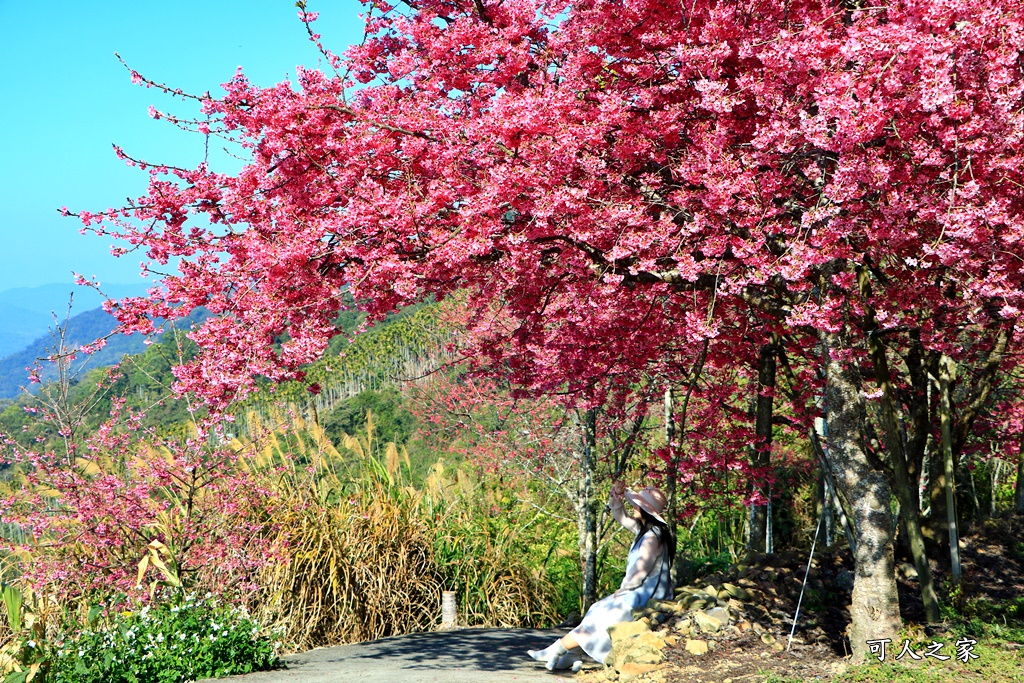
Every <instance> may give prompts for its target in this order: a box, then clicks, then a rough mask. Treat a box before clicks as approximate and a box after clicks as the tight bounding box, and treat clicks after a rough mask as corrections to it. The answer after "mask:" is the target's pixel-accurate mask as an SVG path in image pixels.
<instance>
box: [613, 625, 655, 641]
mask: <svg viewBox="0 0 1024 683" xmlns="http://www.w3.org/2000/svg"><path fill="white" fill-rule="evenodd" d="M650 632H651V627H650V625H649V624H648V623H647V622H646V621H623V622H621V623H618V624H612V625H611V626H609V627H608V635H609V636H610V637H611V639H612V643H614V642H615V641H617V640H625V639H627V638H632V637H633V636H638V635H640V634H641V633H650Z"/></svg>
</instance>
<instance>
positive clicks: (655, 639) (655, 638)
mask: <svg viewBox="0 0 1024 683" xmlns="http://www.w3.org/2000/svg"><path fill="white" fill-rule="evenodd" d="M640 646H644V647H649V648H651V649H652V650H657V651H658V652H661V651H662V650H664V649H665V648H666V647H668V641H667V640H666V635H665V634H664V633H655V632H653V631H652V632H650V633H641V634H640V635H638V636H637V637H636V644H635V645H634V646H633V647H634V648H635V647H640Z"/></svg>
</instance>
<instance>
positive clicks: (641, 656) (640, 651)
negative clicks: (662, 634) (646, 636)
mask: <svg viewBox="0 0 1024 683" xmlns="http://www.w3.org/2000/svg"><path fill="white" fill-rule="evenodd" d="M662 647H664V643H662ZM664 660H665V656H664V655H663V654H661V650H657V649H654V648H652V647H649V646H647V645H644V644H642V643H641V644H638V645H636V646H634V647H631V648H630V649H629V650H627V651H626V652H625V654H623V655H622V658H621V659H619V658H616V661H617V662H619V661H621V662H622V664H621V665H620V666H618V667H616V668H617V669H619V670H620V671H621V670H622V666H625V665H626V664H661V663H662V662H663V661H664Z"/></svg>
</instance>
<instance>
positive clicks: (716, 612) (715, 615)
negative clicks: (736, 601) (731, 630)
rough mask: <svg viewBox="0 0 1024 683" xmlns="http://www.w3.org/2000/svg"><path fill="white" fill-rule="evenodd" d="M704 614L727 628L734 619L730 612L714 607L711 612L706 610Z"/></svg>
mask: <svg viewBox="0 0 1024 683" xmlns="http://www.w3.org/2000/svg"><path fill="white" fill-rule="evenodd" d="M704 614H706V615H708V616H709V617H711V618H712V619H714V620H716V621H717V622H718V623H719V624H721V625H722V626H725V625H726V624H728V623H729V621H730V620H731V619H732V615H731V614H729V610H727V609H725V608H724V607H713V608H711V609H709V610H704Z"/></svg>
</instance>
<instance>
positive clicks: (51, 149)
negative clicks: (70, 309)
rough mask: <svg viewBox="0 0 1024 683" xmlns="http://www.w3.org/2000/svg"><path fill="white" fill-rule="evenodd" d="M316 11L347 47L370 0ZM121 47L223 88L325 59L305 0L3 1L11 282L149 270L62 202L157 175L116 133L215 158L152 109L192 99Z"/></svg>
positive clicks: (203, 86) (3, 272)
mask: <svg viewBox="0 0 1024 683" xmlns="http://www.w3.org/2000/svg"><path fill="white" fill-rule="evenodd" d="M309 9H310V10H311V11H319V12H320V20H319V21H317V22H316V27H317V30H318V31H319V32H320V33H322V34H323V39H324V42H325V43H326V45H327V46H328V47H330V48H331V49H333V50H335V51H336V52H341V51H343V50H344V48H345V47H346V46H347V45H349V44H351V43H353V42H357V41H358V40H360V38H361V37H362V22H361V20H360V19H359V17H358V14H359V12H361V11H362V7H361V5H360V4H359V3H358V2H357V0H310V2H309ZM114 52H118V53H120V54H121V56H122V57H123V58H124V59H125V60H126V61H127V62H128V63H129V64H130V65H131V66H132V67H133V68H134V69H136V70H137V71H139V72H141V73H142V74H143V75H145V76H146V77H148V78H152V79H153V80H156V81H160V82H164V83H167V84H168V85H172V86H174V87H179V88H181V89H183V90H185V91H189V92H197V93H202V92H204V91H206V90H210V91H211V93H214V94H216V93H217V92H219V85H220V84H221V83H223V82H225V81H227V80H228V79H230V78H231V76H232V75H233V74H234V72H235V68H236V67H238V66H242V67H243V68H244V71H245V73H246V75H247V76H248V77H249V79H250V81H252V82H253V83H256V84H259V85H272V84H275V83H279V82H281V81H283V80H286V79H290V78H291V77H292V75H293V74H294V69H295V66H296V65H297V64H304V65H306V66H317V65H318V64H319V63H320V59H321V57H320V55H319V53H318V52H317V51H316V48H315V46H313V45H312V44H311V43H310V42H309V41H308V37H307V35H306V32H305V28H304V27H303V25H302V23H301V22H300V21H299V20H298V18H297V10H296V8H295V5H294V0H245V1H244V2H243V1H240V0H231V1H223V0H206V1H205V2H200V1H198V0H174V1H173V2H154V1H152V0H142V1H140V0H133V1H132V2H126V1H124V0H98V1H97V2H81V1H80V0H78V1H74V2H72V1H56V2H48V3H43V4H40V5H35V4H34V3H25V2H16V0H0V64H2V70H0V79H2V81H0V83H2V90H0V92H2V97H0V131H2V132H0V291H2V290H6V289H10V288H13V287H24V286H29V287H31V286H37V285H42V284H47V283H69V282H71V279H72V276H71V271H73V270H74V271H77V272H81V273H83V274H85V275H87V276H91V275H95V276H97V277H98V278H99V279H100V281H101V282H110V283H127V282H133V281H140V280H139V276H138V271H139V268H138V263H139V261H140V260H141V258H140V257H139V256H136V255H129V256H126V257H124V258H121V259H115V258H114V257H112V256H111V255H110V246H111V243H110V240H109V239H105V238H99V237H96V236H95V235H91V234H90V235H86V236H82V235H80V234H79V233H78V228H79V227H80V225H79V223H78V222H77V221H76V220H75V219H73V218H62V217H60V216H59V215H58V213H57V209H58V208H60V207H61V206H65V205H66V206H68V207H69V208H70V209H72V210H75V209H91V210H99V209H104V208H107V207H111V206H120V205H121V204H123V203H124V200H125V198H126V197H128V196H132V197H134V196H137V195H139V194H140V193H141V192H142V191H143V189H144V187H145V174H144V173H142V172H140V171H137V170H133V169H129V168H127V167H126V166H125V165H124V163H123V162H121V161H119V160H118V159H117V158H116V157H115V156H114V153H113V151H112V149H111V144H112V143H117V144H118V145H120V146H121V147H123V148H124V149H125V151H126V152H128V153H129V154H131V155H132V156H135V157H141V158H145V159H147V160H149V161H154V162H160V163H167V164H174V165H194V164H195V163H197V162H198V161H199V160H201V158H202V154H203V140H202V138H201V137H199V136H197V135H189V134H187V133H183V132H181V131H179V130H178V129H176V128H174V127H173V126H171V125H170V124H167V123H165V122H162V121H154V120H152V119H151V118H150V117H149V116H148V114H147V109H148V108H149V106H150V105H154V106H156V108H157V109H162V110H166V111H170V112H173V111H181V112H187V111H188V110H187V109H184V106H185V105H183V104H182V103H181V102H180V101H179V100H173V99H171V98H168V97H166V96H163V95H161V94H160V93H159V92H157V91H156V90H154V89H147V88H144V87H140V86H136V85H133V84H132V83H131V80H130V78H129V75H128V73H127V71H126V70H125V69H124V67H122V66H121V64H120V63H118V61H117V59H116V58H115V57H114ZM222 170H228V169H222Z"/></svg>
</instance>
